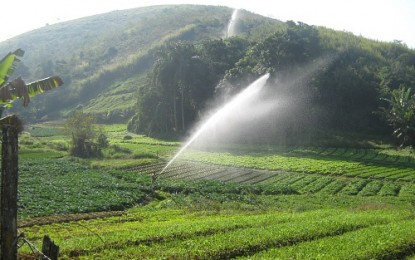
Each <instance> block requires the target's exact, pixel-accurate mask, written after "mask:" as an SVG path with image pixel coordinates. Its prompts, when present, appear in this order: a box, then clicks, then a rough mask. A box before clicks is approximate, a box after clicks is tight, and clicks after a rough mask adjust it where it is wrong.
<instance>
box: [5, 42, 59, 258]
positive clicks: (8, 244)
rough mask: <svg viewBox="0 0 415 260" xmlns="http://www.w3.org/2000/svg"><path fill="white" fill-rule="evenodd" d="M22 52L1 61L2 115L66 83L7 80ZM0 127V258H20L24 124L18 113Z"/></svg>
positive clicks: (47, 79)
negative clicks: (19, 200) (18, 102)
mask: <svg viewBox="0 0 415 260" xmlns="http://www.w3.org/2000/svg"><path fill="white" fill-rule="evenodd" d="M23 54H24V51H23V50H21V49H18V50H16V51H14V52H10V53H9V54H7V55H6V56H5V57H4V58H3V59H2V60H1V61H0V116H1V115H2V113H3V111H4V109H5V108H7V107H11V106H12V105H13V101H14V100H16V99H18V98H21V99H23V106H27V105H28V104H29V102H30V97H32V96H35V95H37V94H40V93H43V92H44V91H47V90H50V89H53V88H56V87H58V86H60V85H62V84H63V81H62V79H61V78H59V77H57V76H55V77H50V78H46V79H43V80H39V81H36V82H32V83H29V84H26V83H25V82H24V81H23V80H22V79H21V78H17V79H14V80H12V81H10V82H8V80H9V78H10V77H11V76H12V75H13V73H14V71H15V69H16V65H17V63H18V62H19V59H18V57H21V56H23ZM0 127H1V131H2V163H1V168H2V169H1V198H0V201H1V203H0V206H1V207H0V226H1V234H0V235H1V237H0V241H1V251H0V259H11V260H13V259H17V183H18V168H19V167H18V134H19V133H20V132H21V130H22V129H23V127H22V123H21V121H20V120H19V118H18V117H17V116H15V115H11V116H6V117H3V118H1V119H0Z"/></svg>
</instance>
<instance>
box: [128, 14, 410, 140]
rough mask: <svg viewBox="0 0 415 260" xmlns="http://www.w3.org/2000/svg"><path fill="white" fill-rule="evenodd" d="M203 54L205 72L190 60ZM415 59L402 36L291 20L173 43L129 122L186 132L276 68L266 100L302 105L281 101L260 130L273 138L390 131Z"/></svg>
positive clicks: (150, 129) (144, 128)
mask: <svg viewBox="0 0 415 260" xmlns="http://www.w3.org/2000/svg"><path fill="white" fill-rule="evenodd" d="M165 57H170V58H171V59H166V58H165ZM196 60H197V61H198V63H199V64H204V65H203V66H204V67H205V68H202V67H200V70H201V71H203V72H199V73H198V72H197V67H198V66H196V65H191V64H192V63H194V62H196ZM414 60H415V52H414V51H413V50H411V49H408V48H407V47H406V46H404V45H402V44H400V43H398V42H395V43H381V42H376V41H371V40H367V39H365V38H362V37H356V36H354V35H352V34H348V33H340V32H335V31H332V30H329V29H326V28H318V27H314V26H309V25H307V24H303V23H294V22H291V21H289V22H287V23H285V24H283V25H279V26H276V27H275V31H274V32H270V33H269V35H268V36H266V37H263V38H255V39H252V38H250V37H247V36H244V35H242V36H241V37H234V38H230V39H225V40H210V41H204V42H201V43H198V44H189V43H176V44H175V45H166V46H163V47H162V48H160V51H159V53H158V55H157V56H156V62H155V65H154V66H153V69H152V71H151V73H149V77H148V79H147V81H146V85H145V86H146V87H144V88H142V90H141V92H140V94H139V95H138V96H139V98H138V108H137V111H138V112H137V114H136V116H134V117H133V118H132V120H131V122H130V125H129V127H130V130H133V131H137V132H141V133H145V134H149V135H162V136H163V135H172V134H175V133H179V134H180V133H181V134H183V133H185V132H186V131H187V130H189V126H192V123H193V122H194V120H195V118H196V117H197V116H196V115H199V114H200V113H202V112H203V108H204V104H206V102H209V101H211V98H212V97H213V96H215V95H216V96H220V95H223V93H234V92H237V91H240V90H241V88H243V87H246V86H247V85H248V84H249V83H250V82H252V81H253V80H254V79H256V78H257V77H259V76H260V75H263V74H264V73H266V72H270V73H271V75H272V76H271V79H270V80H269V86H268V88H271V90H270V91H269V92H268V97H267V98H268V99H269V98H271V99H272V98H274V99H275V100H277V99H278V97H286V99H287V100H289V101H290V103H295V104H296V105H295V106H292V105H287V106H285V107H283V108H282V109H281V107H279V108H278V109H279V111H275V113H274V114H272V115H271V116H270V117H269V118H267V121H268V124H269V122H271V124H272V125H274V127H273V128H272V129H261V127H259V128H258V130H260V131H261V133H262V134H264V132H266V131H268V132H271V133H270V134H271V137H273V138H272V139H273V140H275V139H276V138H277V137H281V138H282V139H283V140H284V142H287V140H288V141H290V140H289V139H290V138H292V139H293V141H304V140H302V139H301V138H300V139H299V138H298V136H302V137H306V138H308V139H312V138H314V136H313V133H312V132H317V133H318V131H319V130H327V129H329V130H341V131H359V132H364V133H370V134H379V133H381V134H383V133H387V132H388V131H391V130H390V129H388V128H387V122H385V120H384V118H383V116H382V115H381V114H382V113H379V112H380V111H381V109H380V108H381V107H385V108H386V107H388V105H389V104H388V103H387V102H385V101H384V100H387V98H385V97H388V96H390V94H391V93H393V92H394V90H395V89H397V88H399V87H403V86H413V85H414V83H415V66H414V65H415V64H414ZM311 71H313V72H311ZM189 76H191V77H189ZM192 77H193V78H192ZM206 77H207V78H206ZM199 80H201V82H203V84H202V83H200V82H198V81H199ZM199 92H203V93H204V95H203V98H202V99H200V97H198V93H199ZM389 103H390V102H389ZM191 104H197V106H195V105H193V106H192V105H191ZM281 110H283V112H281ZM386 110H388V108H386ZM384 114H385V113H384ZM274 115H275V116H274ZM411 120H412V119H409V121H411ZM389 122H391V120H390V119H389Z"/></svg>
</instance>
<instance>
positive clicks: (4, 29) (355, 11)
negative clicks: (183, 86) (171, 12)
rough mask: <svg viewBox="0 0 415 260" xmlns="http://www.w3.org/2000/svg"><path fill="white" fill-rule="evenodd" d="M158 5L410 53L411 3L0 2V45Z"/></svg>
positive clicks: (414, 43)
mask: <svg viewBox="0 0 415 260" xmlns="http://www.w3.org/2000/svg"><path fill="white" fill-rule="evenodd" d="M160 4H203V5H221V6H228V7H231V8H238V9H245V10H248V11H251V12H254V13H257V14H261V15H264V16H269V17H272V18H275V19H279V20H282V21H287V20H293V21H301V22H304V23H306V24H309V25H318V26H325V27H328V28H332V29H335V30H340V31H347V32H352V33H353V34H355V35H362V36H364V37H367V38H370V39H374V40H379V41H389V42H390V41H394V40H399V41H402V43H404V44H406V45H407V46H408V47H410V48H412V49H415V0H269V1H266V0H198V1H197V0H188V1H182V0H151V1H148V0H34V1H32V0H14V1H2V3H1V9H2V14H1V15H0V24H1V25H2V26H1V30H0V41H4V40H6V39H8V38H11V37H13V36H16V35H19V34H21V33H24V32H27V31H30V30H33V29H37V28H40V27H43V26H45V25H47V24H55V23H58V22H63V21H68V20H73V19H77V18H81V17H84V16H90V15H94V14H99V13H105V12H110V11H113V10H123V9H129V8H135V7H142V6H150V5H160Z"/></svg>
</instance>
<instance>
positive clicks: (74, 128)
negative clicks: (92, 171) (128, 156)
mask: <svg viewBox="0 0 415 260" xmlns="http://www.w3.org/2000/svg"><path fill="white" fill-rule="evenodd" d="M95 121H96V119H95V117H94V116H93V115H90V114H85V113H84V112H82V111H76V112H74V113H73V114H72V115H71V116H70V117H69V118H68V119H67V120H66V123H65V129H66V132H68V133H69V134H70V135H71V136H72V147H71V150H70V153H71V155H73V156H77V157H82V158H90V157H101V156H102V152H101V148H103V147H105V146H107V145H108V141H107V138H106V136H105V134H104V133H103V132H102V131H97V130H96V129H95V127H94V123H95Z"/></svg>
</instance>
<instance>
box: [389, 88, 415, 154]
mask: <svg viewBox="0 0 415 260" xmlns="http://www.w3.org/2000/svg"><path fill="white" fill-rule="evenodd" d="M383 100H384V101H386V102H387V104H388V107H387V108H384V107H382V108H381V111H382V114H383V115H384V117H385V118H386V120H387V121H388V122H389V124H390V125H391V126H392V127H393V130H394V131H393V135H394V136H395V137H396V139H397V141H398V145H399V146H400V147H405V146H414V145H415V95H414V94H412V93H411V89H410V88H407V87H405V85H401V86H400V87H399V88H398V89H394V90H392V91H391V93H390V97H389V98H384V99H383Z"/></svg>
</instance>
